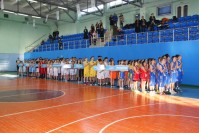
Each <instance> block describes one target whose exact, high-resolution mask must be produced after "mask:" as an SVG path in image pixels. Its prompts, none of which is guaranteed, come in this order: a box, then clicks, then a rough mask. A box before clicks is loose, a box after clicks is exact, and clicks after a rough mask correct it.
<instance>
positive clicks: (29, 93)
mask: <svg viewBox="0 0 199 133" xmlns="http://www.w3.org/2000/svg"><path fill="white" fill-rule="evenodd" d="M28 90H31V89H28ZM35 90H40V89H35ZM17 91H19V90H17ZM20 91H23V90H20ZM24 91H27V90H24ZM51 91H53V90H48V91H44V92H36V93H27V94H18V95H9V96H2V97H0V99H1V98H5V97H15V96H23V95H31V94H39V93H45V92H51ZM58 91H59V90H58Z"/></svg>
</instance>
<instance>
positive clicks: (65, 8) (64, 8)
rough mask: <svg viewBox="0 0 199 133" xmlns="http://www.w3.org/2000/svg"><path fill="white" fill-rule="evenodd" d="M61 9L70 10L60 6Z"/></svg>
mask: <svg viewBox="0 0 199 133" xmlns="http://www.w3.org/2000/svg"><path fill="white" fill-rule="evenodd" d="M58 8H59V9H63V10H68V9H67V8H65V7H61V6H58Z"/></svg>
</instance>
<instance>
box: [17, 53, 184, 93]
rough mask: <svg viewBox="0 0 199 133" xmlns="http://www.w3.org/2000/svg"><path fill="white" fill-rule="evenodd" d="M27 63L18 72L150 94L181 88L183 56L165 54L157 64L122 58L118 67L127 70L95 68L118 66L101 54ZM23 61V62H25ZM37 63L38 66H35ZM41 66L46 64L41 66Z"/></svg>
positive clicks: (172, 91)
mask: <svg viewBox="0 0 199 133" xmlns="http://www.w3.org/2000/svg"><path fill="white" fill-rule="evenodd" d="M25 63H28V64H29V65H21V66H20V67H19V72H23V71H24V72H27V73H28V75H29V76H36V77H41V78H45V77H46V78H50V79H58V78H61V79H62V80H79V81H83V82H84V83H85V84H91V85H94V84H96V83H98V84H99V85H108V84H110V85H111V86H115V85H116V84H117V86H119V87H120V88H123V86H124V87H127V88H129V89H132V90H135V91H136V92H139V89H141V91H142V92H146V90H149V91H150V92H151V93H155V92H154V90H155V89H156V90H158V91H159V93H160V94H165V93H166V94H170V93H175V91H176V90H175V89H177V88H178V87H179V84H180V83H181V81H182V75H183V71H182V57H181V56H180V55H176V56H173V57H172V61H171V62H170V56H169V55H164V56H162V57H160V58H159V59H158V63H156V60H155V59H145V60H119V61H118V62H117V64H118V65H119V66H128V69H127V70H126V71H118V70H111V71H109V70H107V69H102V70H96V69H94V66H105V67H104V68H106V67H107V66H115V61H114V59H113V58H111V59H110V60H109V61H108V58H107V57H106V58H104V59H103V60H102V57H101V56H99V57H98V59H97V60H96V61H95V60H94V57H91V59H90V61H89V60H88V58H85V59H84V60H82V59H77V58H74V57H73V58H71V59H56V60H47V59H46V60H44V59H37V60H29V61H26V62H25ZM25 63H24V64H25ZM56 64H61V66H63V65H65V64H70V65H71V66H74V64H81V65H82V66H83V67H82V68H78V69H76V68H74V67H70V68H64V67H54V65H56ZM35 65H36V67H35ZM42 65H46V67H43V68H42Z"/></svg>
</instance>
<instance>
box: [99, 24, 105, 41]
mask: <svg viewBox="0 0 199 133" xmlns="http://www.w3.org/2000/svg"><path fill="white" fill-rule="evenodd" d="M99 34H100V38H101V42H104V27H103V26H101V27H100V33H99Z"/></svg>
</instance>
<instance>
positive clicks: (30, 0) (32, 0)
mask: <svg viewBox="0 0 199 133" xmlns="http://www.w3.org/2000/svg"><path fill="white" fill-rule="evenodd" d="M28 1H29V2H32V3H37V1H35V0H28Z"/></svg>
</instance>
